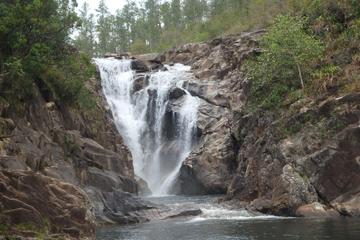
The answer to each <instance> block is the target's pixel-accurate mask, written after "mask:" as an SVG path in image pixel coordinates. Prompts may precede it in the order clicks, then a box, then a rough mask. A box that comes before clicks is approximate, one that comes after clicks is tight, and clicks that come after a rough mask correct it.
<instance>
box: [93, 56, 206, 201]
mask: <svg viewBox="0 0 360 240" xmlns="http://www.w3.org/2000/svg"><path fill="white" fill-rule="evenodd" d="M95 62H96V64H97V65H98V67H99V69H100V75H101V81H102V86H103V91H104V94H105V96H106V99H107V102H108V104H109V106H110V108H111V111H112V113H113V116H114V119H115V123H116V126H117V128H118V130H119V132H120V134H121V135H122V136H123V138H124V141H125V143H126V144H127V146H128V147H129V149H130V151H131V153H132V156H133V159H134V169H135V174H136V175H137V176H139V177H141V178H142V179H144V180H145V181H146V182H147V183H148V185H149V188H150V190H151V191H152V193H153V194H154V195H166V194H168V193H169V191H170V190H171V187H172V186H173V184H174V182H175V180H176V178H177V176H178V173H179V170H180V168H181V164H182V162H183V161H184V160H185V158H186V157H187V156H188V155H189V154H190V152H191V148H192V145H193V139H194V134H195V131H196V121H197V109H198V105H199V102H198V99H197V98H196V97H193V96H191V95H190V94H189V93H188V92H187V91H186V90H185V89H182V88H181V86H182V84H183V82H184V80H185V79H186V78H187V77H190V74H189V73H188V71H189V70H190V68H189V67H187V66H184V65H181V64H175V65H174V66H171V67H170V66H168V71H160V72H154V73H152V74H151V75H150V79H149V84H148V85H147V86H146V87H144V88H143V89H141V90H139V91H137V92H133V88H134V81H135V79H134V77H135V73H134V71H132V70H131V60H116V59H110V58H108V59H95ZM173 87H177V88H180V89H182V90H183V91H185V95H184V96H183V97H182V101H181V103H180V104H179V106H178V110H177V111H176V112H171V116H170V119H171V126H169V124H165V121H166V119H165V118H166V114H169V111H168V109H169V107H170V106H169V105H170V100H169V93H170V90H171V89H172V88H173ZM169 128H171V129H172V130H170V129H169ZM166 132H172V133H171V134H170V135H172V137H170V138H169V137H168V136H167V135H169V134H166Z"/></svg>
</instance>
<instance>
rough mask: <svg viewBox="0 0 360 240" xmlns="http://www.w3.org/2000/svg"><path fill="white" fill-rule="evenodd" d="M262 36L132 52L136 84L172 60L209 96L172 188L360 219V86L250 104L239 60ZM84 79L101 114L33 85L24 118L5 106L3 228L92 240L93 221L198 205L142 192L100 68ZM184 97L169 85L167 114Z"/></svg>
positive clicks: (258, 206) (192, 88)
mask: <svg viewBox="0 0 360 240" xmlns="http://www.w3.org/2000/svg"><path fill="white" fill-rule="evenodd" d="M261 34H263V31H258V32H253V33H247V34H242V35H233V36H228V37H225V38H219V39H214V40H212V41H209V42H205V43H199V44H187V45H184V46H181V47H179V48H177V49H173V50H171V51H168V52H166V53H164V54H162V55H159V56H156V57H155V56H153V55H147V56H134V57H133V59H134V61H133V66H132V67H133V69H134V70H136V72H137V73H138V75H137V79H136V84H135V86H134V91H138V90H139V89H141V88H143V87H144V86H145V85H146V84H147V80H148V79H147V76H148V73H149V71H156V70H159V69H162V70H166V67H165V64H175V63H182V64H186V65H191V66H192V72H193V73H194V76H195V77H194V78H193V79H188V80H187V81H186V82H185V83H184V87H185V88H186V89H187V90H188V91H189V92H190V93H191V94H192V95H194V96H197V97H199V99H200V102H201V104H200V107H199V117H198V118H199V119H198V126H197V127H198V132H199V134H198V136H197V137H198V140H197V146H196V148H195V149H194V151H193V152H192V153H191V154H190V156H189V157H188V158H187V159H186V160H185V162H184V163H183V166H182V168H181V172H180V177H179V180H178V182H177V183H176V187H175V189H174V191H175V192H177V193H181V194H188V195H191V194H226V197H224V198H223V199H222V201H223V202H224V204H230V205H232V206H237V207H245V208H248V209H250V210H252V211H258V212H262V213H266V214H276V215H283V216H302V217H340V216H360V188H359V186H360V94H359V93H353V94H348V95H345V96H330V95H329V96H323V97H322V98H319V99H316V100H310V99H309V100H304V101H301V102H299V101H295V102H289V103H288V105H287V106H286V108H285V109H286V110H280V109H277V110H274V111H273V112H264V111H262V112H260V111H258V112H248V111H246V109H245V108H244V106H245V104H246V101H247V98H248V94H249V84H250V83H249V81H248V79H247V78H246V75H245V74H244V73H243V72H242V71H241V65H242V63H243V62H244V60H245V59H246V58H248V57H250V56H254V55H257V54H259V53H260V52H261V50H260V49H259V48H258V44H257V40H258V38H259V37H260V36H261ZM109 57H114V56H113V55H111V56H109ZM115 57H116V56H115ZM118 57H119V58H122V57H124V56H118ZM125 57H126V56H125ZM88 88H89V89H90V90H91V92H92V94H93V95H94V96H97V97H96V98H97V102H96V111H95V112H94V113H93V114H87V113H85V112H82V111H79V110H74V109H71V108H69V107H66V106H64V105H62V104H61V103H57V102H53V101H49V100H48V99H46V96H44V95H43V94H42V93H41V91H40V90H39V89H38V88H37V87H36V86H34V89H35V90H36V91H37V94H36V98H35V100H34V101H33V102H32V103H31V104H30V105H29V107H28V108H27V109H26V111H25V113H24V116H17V115H14V114H11V113H7V114H5V113H6V111H7V109H6V108H1V109H0V112H1V113H2V116H5V115H6V117H1V118H0V127H1V129H2V132H3V133H5V135H4V136H0V189H1V191H0V200H1V204H0V225H1V231H0V236H1V235H2V234H5V233H6V232H7V233H6V234H9V233H10V234H13V235H19V236H26V237H36V236H37V235H38V234H45V233H51V234H55V235H54V236H56V235H57V234H60V235H61V236H65V237H66V238H69V239H79V238H82V239H94V238H95V235H94V233H95V226H96V225H108V224H130V223H138V222H144V221H148V220H150V219H166V218H171V217H175V216H183V215H187V214H192V215H196V214H200V213H199V211H198V210H197V209H194V210H191V211H188V212H186V211H185V212H181V211H180V212H174V211H172V210H171V209H166V208H164V207H163V206H157V205H154V204H152V203H149V202H145V201H143V200H141V199H140V198H137V197H135V196H134V195H136V193H137V192H138V190H139V189H140V188H141V184H139V181H138V182H137V181H136V180H135V176H134V170H133V166H132V158H131V154H130V152H129V150H128V148H127V147H126V146H125V145H124V143H123V140H122V138H121V136H120V135H119V134H118V132H117V130H116V127H115V125H114V123H113V119H112V115H111V112H110V111H109V107H108V106H107V104H106V101H105V99H104V96H103V94H102V91H101V84H100V80H99V77H98V76H97V77H94V78H93V79H91V81H90V82H89V84H88ZM183 95H184V94H183V93H182V92H181V91H178V89H174V90H173V91H172V93H171V97H170V101H171V108H169V109H168V111H169V113H174V112H176V111H177V107H178V106H179V104H181V98H182V96H183ZM29 217H30V218H31V219H30V218H29ZM32 219H33V220H32ZM29 222H31V223H32V225H31V226H29V225H24V223H29ZM24 226H26V227H24ZM3 229H4V230H3Z"/></svg>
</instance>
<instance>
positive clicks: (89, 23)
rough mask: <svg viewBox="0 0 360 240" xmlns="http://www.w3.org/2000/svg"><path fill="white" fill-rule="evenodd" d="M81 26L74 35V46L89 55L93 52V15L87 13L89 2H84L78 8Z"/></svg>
mask: <svg viewBox="0 0 360 240" xmlns="http://www.w3.org/2000/svg"><path fill="white" fill-rule="evenodd" d="M80 20H81V27H80V31H79V35H78V36H77V37H76V39H75V41H74V44H75V46H76V47H77V48H78V49H79V50H81V51H83V52H85V53H86V54H87V55H88V56H89V57H93V56H94V54H95V52H94V51H95V25H94V15H93V14H90V15H89V4H88V3H87V2H84V4H83V5H82V8H81V10H80Z"/></svg>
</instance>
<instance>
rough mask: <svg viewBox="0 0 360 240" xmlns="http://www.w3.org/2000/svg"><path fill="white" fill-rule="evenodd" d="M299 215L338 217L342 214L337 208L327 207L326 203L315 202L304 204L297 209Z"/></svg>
mask: <svg viewBox="0 0 360 240" xmlns="http://www.w3.org/2000/svg"><path fill="white" fill-rule="evenodd" d="M295 215H296V216H297V217H312V218H336V217H340V216H341V215H340V214H339V212H337V211H336V210H334V209H332V208H329V207H326V206H325V205H323V204H321V203H318V202H314V203H311V204H307V205H303V206H301V207H299V208H298V209H297V210H296V213H295Z"/></svg>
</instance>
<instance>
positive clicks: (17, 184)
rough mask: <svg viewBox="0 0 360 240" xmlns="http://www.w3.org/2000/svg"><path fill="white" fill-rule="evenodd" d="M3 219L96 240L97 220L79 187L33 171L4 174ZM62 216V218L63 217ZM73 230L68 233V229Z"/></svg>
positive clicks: (0, 176) (0, 173)
mask: <svg viewBox="0 0 360 240" xmlns="http://www.w3.org/2000/svg"><path fill="white" fill-rule="evenodd" d="M0 186H2V187H1V192H0V202H1V218H7V222H8V223H9V224H10V226H13V227H15V226H16V225H17V224H31V225H33V226H34V227H35V228H36V229H39V231H40V230H41V229H44V228H48V230H49V231H50V233H62V234H65V235H67V234H68V235H70V236H71V237H73V238H77V239H79V238H85V237H87V238H91V239H93V238H95V218H94V215H93V213H92V212H91V204H90V201H89V199H88V197H87V196H86V194H85V193H84V192H83V191H82V190H80V189H79V188H77V187H75V186H73V185H70V184H67V183H64V182H60V181H58V180H56V179H53V178H49V177H45V176H43V175H41V174H36V173H33V172H29V171H24V172H14V171H13V172H9V171H4V170H2V171H0ZM60 216H61V218H59V217H60ZM70 228H71V229H72V231H68V229H70Z"/></svg>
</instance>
